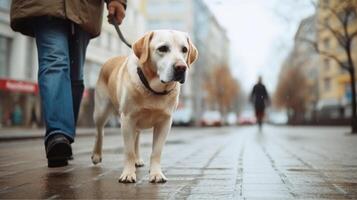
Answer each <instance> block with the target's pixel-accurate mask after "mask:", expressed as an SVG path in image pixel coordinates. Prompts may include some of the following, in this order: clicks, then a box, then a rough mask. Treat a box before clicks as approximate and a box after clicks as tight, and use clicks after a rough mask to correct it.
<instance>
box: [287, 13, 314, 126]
mask: <svg viewBox="0 0 357 200" xmlns="http://www.w3.org/2000/svg"><path fill="white" fill-rule="evenodd" d="M316 32H317V31H316V15H312V16H310V17H307V18H305V19H303V20H302V21H301V23H300V25H299V28H298V30H297V32H296V34H295V38H294V49H293V55H294V58H293V59H295V64H297V65H298V66H299V67H301V68H302V72H303V73H304V75H305V77H306V81H307V86H308V96H307V105H306V113H305V120H308V121H311V120H316V114H317V103H318V101H319V81H318V77H319V72H320V71H319V70H320V69H319V65H320V62H319V61H320V56H319V54H318V53H317V52H316V50H315V49H314V47H313V46H312V45H311V44H310V43H308V42H306V40H309V41H313V42H316Z"/></svg>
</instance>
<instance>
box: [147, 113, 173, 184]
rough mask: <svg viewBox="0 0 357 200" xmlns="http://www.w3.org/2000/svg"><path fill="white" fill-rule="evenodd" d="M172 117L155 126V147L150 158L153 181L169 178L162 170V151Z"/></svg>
mask: <svg viewBox="0 0 357 200" xmlns="http://www.w3.org/2000/svg"><path fill="white" fill-rule="evenodd" d="M171 123H172V118H171V117H168V118H167V119H165V120H164V121H162V122H160V123H158V124H157V125H156V126H155V127H154V135H153V148H152V153H151V158H150V176H149V180H150V182H151V183H165V182H166V181H167V178H166V177H165V175H164V174H163V173H162V171H161V153H162V148H163V147H164V144H165V141H166V137H167V135H168V133H169V132H170V128H171Z"/></svg>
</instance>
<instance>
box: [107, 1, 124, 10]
mask: <svg viewBox="0 0 357 200" xmlns="http://www.w3.org/2000/svg"><path fill="white" fill-rule="evenodd" d="M104 1H105V3H107V6H108V4H109V3H110V2H111V1H117V2H119V3H121V4H122V5H123V6H124V8H125V9H126V3H127V0H104Z"/></svg>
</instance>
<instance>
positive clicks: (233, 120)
mask: <svg viewBox="0 0 357 200" xmlns="http://www.w3.org/2000/svg"><path fill="white" fill-rule="evenodd" d="M226 123H227V125H237V124H238V118H237V115H236V114H235V113H233V112H230V113H228V115H227V121H226Z"/></svg>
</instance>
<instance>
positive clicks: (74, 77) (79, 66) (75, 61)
mask: <svg viewBox="0 0 357 200" xmlns="http://www.w3.org/2000/svg"><path fill="white" fill-rule="evenodd" d="M69 28H70V30H71V31H70V32H69V55H70V62H71V65H70V68H71V71H70V74H71V75H70V76H71V86H72V102H73V114H74V123H75V124H77V120H78V113H79V108H80V105H81V100H82V94H83V90H84V83H83V65H84V62H85V57H86V50H87V46H88V43H89V40H90V35H89V34H88V33H87V32H85V31H84V30H82V29H81V28H80V27H79V26H78V25H76V24H74V23H70V27H69Z"/></svg>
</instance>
